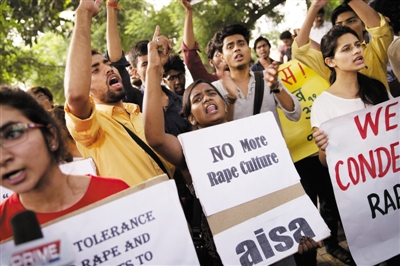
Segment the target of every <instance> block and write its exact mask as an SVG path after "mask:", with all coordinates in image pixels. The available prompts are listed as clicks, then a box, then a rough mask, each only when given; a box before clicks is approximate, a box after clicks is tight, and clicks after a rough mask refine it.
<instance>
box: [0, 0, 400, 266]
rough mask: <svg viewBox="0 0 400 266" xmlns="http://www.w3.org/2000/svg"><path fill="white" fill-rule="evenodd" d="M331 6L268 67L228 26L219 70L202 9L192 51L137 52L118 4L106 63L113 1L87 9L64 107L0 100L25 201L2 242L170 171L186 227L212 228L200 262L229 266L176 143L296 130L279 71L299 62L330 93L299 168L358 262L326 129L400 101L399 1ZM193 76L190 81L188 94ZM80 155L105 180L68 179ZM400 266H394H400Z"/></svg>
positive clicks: (295, 261)
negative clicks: (219, 131)
mask: <svg viewBox="0 0 400 266" xmlns="http://www.w3.org/2000/svg"><path fill="white" fill-rule="evenodd" d="M328 2H329V0H314V1H312V4H311V6H310V8H309V10H308V12H307V16H306V18H305V21H304V23H303V25H302V26H301V28H300V29H298V30H296V32H295V33H296V34H291V33H290V32H289V31H285V32H283V33H282V34H281V35H280V39H281V40H282V41H283V42H284V43H285V45H286V48H285V49H284V50H282V51H281V56H280V58H279V61H276V60H274V59H272V58H270V48H271V45H270V42H269V40H268V39H267V38H265V37H263V36H259V37H258V38H257V39H256V40H255V41H254V47H253V50H254V52H255V54H256V55H257V58H258V62H256V63H255V64H254V65H253V66H250V62H251V53H252V49H251V47H250V45H249V44H250V38H251V34H250V31H249V29H247V28H246V27H245V26H243V25H241V24H233V25H226V26H223V27H222V28H221V29H220V30H219V31H217V32H216V33H215V34H214V37H213V38H212V39H211V40H210V41H209V42H208V44H207V47H206V53H207V57H208V60H209V62H208V63H209V65H210V66H211V68H212V69H213V73H209V72H208V71H207V68H206V66H205V65H204V64H203V62H202V60H201V59H200V56H199V54H198V52H199V51H200V46H199V44H198V43H197V42H196V39H195V35H194V25H193V7H192V5H191V3H190V0H180V3H181V5H182V8H183V9H184V10H185V22H184V28H183V42H182V44H181V49H180V51H181V54H179V53H173V52H172V43H171V40H170V39H168V38H167V37H166V36H164V35H162V34H161V32H162V29H161V28H160V27H158V26H157V28H156V29H155V33H154V36H152V38H151V39H149V40H139V41H137V42H136V43H135V44H132V48H131V49H130V50H129V51H127V53H126V55H125V53H124V51H123V50H122V47H121V41H120V37H119V32H118V20H117V13H118V10H119V8H118V4H119V0H108V1H107V4H106V9H107V33H106V40H107V51H105V53H104V55H103V54H102V53H100V52H99V51H97V50H94V49H92V47H91V26H92V21H93V20H92V19H93V17H95V16H96V15H98V13H99V10H100V8H101V1H84V0H81V2H80V4H79V6H78V8H77V10H76V12H75V26H74V30H73V34H72V38H71V43H70V48H69V51H68V57H67V62H66V69H65V77H64V90H65V99H66V102H65V105H63V106H55V105H54V102H53V95H52V94H51V92H50V90H49V89H47V88H46V87H40V86H38V87H33V88H30V89H29V90H27V92H24V91H23V90H20V89H18V88H12V87H11V86H3V87H1V89H0V117H1V119H0V140H1V142H0V145H1V148H0V149H1V165H0V167H1V181H0V185H1V186H3V187H5V188H7V189H10V190H12V191H14V192H15V193H14V194H12V195H11V196H10V197H9V198H8V199H7V200H5V201H4V202H2V203H1V205H0V210H1V218H0V232H1V234H0V241H2V240H5V239H8V238H10V237H12V234H13V233H12V229H11V226H10V219H11V217H12V216H13V215H15V214H16V213H18V212H21V211H22V210H26V209H29V210H33V211H35V212H36V214H37V218H38V221H39V223H40V224H43V223H45V222H48V221H51V220H54V219H56V218H58V217H60V216H63V215H65V214H67V213H70V212H72V211H74V210H77V209H79V208H82V207H84V206H87V205H89V204H91V203H94V202H96V201H98V200H100V199H103V198H105V197H107V196H110V195H112V194H114V193H117V192H119V191H122V190H124V189H126V188H128V187H131V186H135V185H137V184H140V183H142V182H145V181H147V180H148V179H150V178H152V177H154V176H157V175H160V174H163V173H166V174H167V175H168V176H169V177H170V178H173V179H174V180H175V181H176V184H177V187H178V194H179V197H180V200H181V203H182V207H183V210H184V212H185V216H186V218H187V221H188V224H189V225H190V226H191V227H192V228H195V227H198V228H200V229H199V230H192V231H193V232H194V233H195V232H200V233H199V236H196V239H198V238H201V239H202V241H203V243H202V244H203V245H204V247H205V249H206V255H202V256H199V260H200V263H201V265H222V261H221V259H220V257H219V255H218V252H217V250H216V247H215V244H214V241H213V237H212V234H211V231H210V228H209V226H208V224H207V219H206V218H205V215H204V214H203V213H202V212H201V208H198V206H199V202H198V199H197V197H196V196H195V193H196V192H195V190H194V187H193V185H192V179H191V175H190V172H189V169H188V166H187V163H186V160H185V156H184V154H183V150H182V146H181V144H180V142H179V140H178V138H177V136H178V135H179V134H181V133H185V132H189V131H192V130H200V129H203V128H206V127H211V126H214V125H218V124H222V123H226V122H229V121H232V120H236V119H241V118H245V117H249V116H252V115H255V114H258V113H263V112H272V113H273V115H274V117H275V120H276V122H277V124H278V125H279V126H280V127H281V129H282V125H281V121H280V118H279V116H278V109H280V110H281V111H282V112H283V114H284V117H285V118H284V119H288V120H290V121H298V120H299V119H300V117H301V113H302V108H301V105H300V102H299V99H298V98H297V97H296V96H295V95H294V94H292V93H291V92H290V91H289V90H288V89H287V88H286V87H285V86H284V84H283V83H282V81H281V80H280V79H279V78H278V68H279V65H280V64H282V63H284V62H283V61H288V60H291V59H296V60H298V61H300V62H301V63H303V64H304V65H306V66H308V67H309V68H311V69H312V70H314V71H315V72H316V73H317V74H318V75H319V76H321V77H322V78H324V79H326V80H327V81H328V82H329V83H330V87H329V88H328V89H327V90H326V91H324V92H323V93H322V94H321V95H319V96H318V97H317V99H316V100H315V102H314V104H313V108H312V115H311V128H312V129H313V131H314V134H313V136H314V139H315V142H316V145H317V146H318V148H319V152H318V153H317V154H311V155H309V156H308V157H306V158H303V159H301V160H299V161H298V162H296V163H295V164H294V165H295V167H296V170H297V172H298V173H299V175H300V178H301V184H302V185H303V187H304V190H305V192H306V193H307V195H308V196H309V197H310V199H311V200H312V202H313V203H314V204H315V206H316V207H317V206H318V202H319V206H320V213H321V216H322V217H323V219H324V221H325V223H326V224H327V225H328V227H329V229H330V231H331V236H330V237H329V238H327V239H325V240H324V245H325V247H326V250H327V252H328V253H329V254H331V255H332V256H334V257H336V258H337V259H339V260H341V261H342V262H343V263H345V264H348V265H353V264H354V261H353V259H352V256H351V254H350V252H349V251H348V250H346V249H344V248H342V247H341V246H340V245H339V243H338V236H337V232H338V224H339V223H340V215H339V211H338V207H337V204H336V200H335V196H334V193H333V187H332V184H331V181H330V176H329V172H328V168H327V162H326V154H325V150H326V147H327V145H328V136H327V135H326V134H325V132H323V131H322V130H319V127H320V125H321V124H322V123H323V122H325V121H327V120H329V119H332V118H334V117H336V116H339V115H343V114H346V113H349V112H352V111H356V110H360V109H363V108H366V107H369V106H372V105H376V104H379V103H381V102H384V101H386V100H389V99H392V98H393V97H397V96H399V95H400V86H399V82H398V80H399V78H400V66H399V65H400V47H399V46H400V41H399V39H395V38H394V35H398V34H399V33H400V15H399V14H400V6H399V3H398V2H397V1H392V2H391V1H385V0H375V1H374V2H373V3H372V4H370V5H368V3H367V2H368V1H362V0H353V1H351V0H350V1H348V0H346V1H344V3H343V4H341V5H339V6H338V7H337V8H336V9H335V10H334V11H333V12H332V15H331V22H327V21H325V17H324V14H325V12H324V7H326V5H327V4H328ZM383 2H385V3H383ZM394 2H395V4H393V3H394ZM393 9H394V10H397V12H392V11H393ZM389 10H390V12H389ZM149 37H150V36H149ZM181 55H182V57H183V59H182V58H181ZM78 58H79V60H77V59H78ZM389 61H390V62H389ZM186 68H187V69H188V70H189V72H190V74H191V76H192V78H193V80H194V82H193V83H192V84H186V80H185V74H186V73H185V71H186ZM333 114H334V115H333ZM115 151H118V152H115ZM81 158H92V159H93V160H94V162H95V164H96V167H97V173H98V176H95V175H85V176H82V175H73V174H65V173H63V172H61V170H60V168H59V164H61V163H65V162H71V161H74V160H78V159H81ZM196 206H197V207H196ZM199 209H200V212H201V214H200V215H198V213H196V212H198V211H199ZM198 217H200V218H198ZM307 241H311V242H312V239H309V238H304V239H301V240H300V239H299V243H300V245H302V244H304V243H305V242H307ZM308 244H309V243H308ZM312 244H315V242H314V243H312ZM311 246H314V248H311V249H309V250H308V252H306V254H295V255H294V256H291V257H289V258H286V259H283V260H281V261H279V262H277V263H276V264H274V265H311V266H312V265H316V248H315V247H316V245H311ZM299 250H300V249H299ZM301 250H303V249H301ZM301 253H302V252H301ZM399 260H400V258H399V256H397V257H395V258H393V259H391V260H389V261H387V262H386V263H387V265H398V263H399Z"/></svg>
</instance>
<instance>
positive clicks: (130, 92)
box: [104, 51, 143, 110]
mask: <svg viewBox="0 0 400 266" xmlns="http://www.w3.org/2000/svg"><path fill="white" fill-rule="evenodd" d="M104 57H105V58H107V59H108V60H109V55H108V51H106V54H105V55H104ZM112 65H113V66H114V67H115V68H116V69H117V70H118V72H119V75H120V76H121V79H122V84H123V86H124V88H125V92H126V96H125V97H124V99H122V100H123V101H124V102H126V103H135V104H137V105H139V107H140V110H142V106H143V94H142V93H141V92H140V91H139V90H138V89H135V88H134V87H133V86H132V84H131V79H130V77H129V73H128V70H126V68H127V67H128V66H130V64H129V62H128V60H126V58H125V53H124V51H122V56H121V58H120V59H119V60H118V61H116V62H112Z"/></svg>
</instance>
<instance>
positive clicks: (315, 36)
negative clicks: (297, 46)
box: [310, 21, 332, 44]
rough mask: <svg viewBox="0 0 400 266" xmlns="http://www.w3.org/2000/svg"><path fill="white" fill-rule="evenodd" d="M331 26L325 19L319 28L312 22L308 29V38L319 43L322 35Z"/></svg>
mask: <svg viewBox="0 0 400 266" xmlns="http://www.w3.org/2000/svg"><path fill="white" fill-rule="evenodd" d="M331 28H332V23H330V22H326V21H324V23H322V26H321V27H320V28H317V27H316V26H315V24H314V26H313V27H312V28H311V31H310V39H311V40H313V41H314V42H316V43H318V44H321V39H322V37H324V35H325V34H327V33H328V31H329V30H330V29H331Z"/></svg>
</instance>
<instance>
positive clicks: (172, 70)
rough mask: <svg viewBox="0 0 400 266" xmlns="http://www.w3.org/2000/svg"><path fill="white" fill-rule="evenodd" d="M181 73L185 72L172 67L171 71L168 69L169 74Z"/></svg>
mask: <svg viewBox="0 0 400 266" xmlns="http://www.w3.org/2000/svg"><path fill="white" fill-rule="evenodd" d="M180 73H183V72H182V71H179V70H175V69H171V70H170V71H168V73H167V76H175V75H179V74H180Z"/></svg>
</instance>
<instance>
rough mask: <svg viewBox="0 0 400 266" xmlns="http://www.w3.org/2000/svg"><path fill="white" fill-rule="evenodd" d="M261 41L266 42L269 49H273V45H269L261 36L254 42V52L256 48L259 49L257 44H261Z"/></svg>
mask: <svg viewBox="0 0 400 266" xmlns="http://www.w3.org/2000/svg"><path fill="white" fill-rule="evenodd" d="M261 41H265V42H266V43H267V44H268V46H269V48H271V44H270V43H269V41H268V39H267V38H265V37H263V36H260V37H258V38H257V39H256V40H255V41H254V51H255V50H256V48H257V44H258V43H259V42H261Z"/></svg>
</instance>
